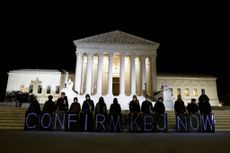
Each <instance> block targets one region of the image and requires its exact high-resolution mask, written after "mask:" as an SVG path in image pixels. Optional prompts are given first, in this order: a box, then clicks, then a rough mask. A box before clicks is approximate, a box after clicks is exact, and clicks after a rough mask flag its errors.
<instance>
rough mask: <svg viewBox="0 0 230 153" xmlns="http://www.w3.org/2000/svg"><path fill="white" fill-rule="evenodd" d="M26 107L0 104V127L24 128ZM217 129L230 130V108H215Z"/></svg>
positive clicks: (170, 122) (170, 124)
mask: <svg viewBox="0 0 230 153" xmlns="http://www.w3.org/2000/svg"><path fill="white" fill-rule="evenodd" d="M25 111H26V108H20V107H15V106H1V105H0V129H13V130H23V129H24V119H25ZM166 113H167V115H168V129H169V131H176V124H175V123H176V121H175V113H174V111H166ZM213 113H214V117H215V130H216V131H230V109H221V110H213Z"/></svg>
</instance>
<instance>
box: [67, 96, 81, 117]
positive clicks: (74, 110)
mask: <svg viewBox="0 0 230 153" xmlns="http://www.w3.org/2000/svg"><path fill="white" fill-rule="evenodd" d="M80 111H81V105H80V103H78V98H77V97H74V99H73V103H72V104H71V106H70V109H69V112H70V113H76V114H79V113H80Z"/></svg>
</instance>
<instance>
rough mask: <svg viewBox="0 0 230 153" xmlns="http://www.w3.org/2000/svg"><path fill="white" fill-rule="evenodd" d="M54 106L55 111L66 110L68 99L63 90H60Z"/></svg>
mask: <svg viewBox="0 0 230 153" xmlns="http://www.w3.org/2000/svg"><path fill="white" fill-rule="evenodd" d="M56 108H57V111H68V99H67V97H66V95H65V93H64V92H62V93H61V97H60V98H58V100H57V103H56Z"/></svg>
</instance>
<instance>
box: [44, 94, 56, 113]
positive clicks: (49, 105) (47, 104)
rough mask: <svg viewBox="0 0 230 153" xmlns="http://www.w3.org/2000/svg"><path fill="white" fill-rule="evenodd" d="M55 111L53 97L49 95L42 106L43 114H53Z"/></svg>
mask: <svg viewBox="0 0 230 153" xmlns="http://www.w3.org/2000/svg"><path fill="white" fill-rule="evenodd" d="M55 110H56V106H55V102H54V101H53V96H52V95H49V96H48V100H47V101H46V102H45V105H44V106H43V112H49V113H53V112H54V111H55Z"/></svg>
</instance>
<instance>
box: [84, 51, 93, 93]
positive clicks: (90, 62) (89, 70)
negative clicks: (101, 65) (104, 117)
mask: <svg viewBox="0 0 230 153" xmlns="http://www.w3.org/2000/svg"><path fill="white" fill-rule="evenodd" d="M92 66H93V54H92V53H88V57H87V72H86V78H87V80H86V94H90V95H91V94H92V77H93V71H92V70H93V69H92Z"/></svg>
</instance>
